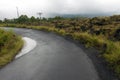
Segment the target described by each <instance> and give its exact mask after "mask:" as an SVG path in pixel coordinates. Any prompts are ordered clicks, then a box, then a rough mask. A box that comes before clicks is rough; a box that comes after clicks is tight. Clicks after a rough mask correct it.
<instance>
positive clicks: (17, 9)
mask: <svg viewBox="0 0 120 80" xmlns="http://www.w3.org/2000/svg"><path fill="white" fill-rule="evenodd" d="M16 9H17V17H18V18H19V11H18V7H16Z"/></svg>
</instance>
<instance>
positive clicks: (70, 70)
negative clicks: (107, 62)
mask: <svg viewBox="0 0 120 80" xmlns="http://www.w3.org/2000/svg"><path fill="white" fill-rule="evenodd" d="M14 31H15V32H16V33H17V34H20V35H22V36H24V37H29V38H32V39H34V40H36V41H37V46H36V48H34V50H32V51H31V52H29V53H28V54H26V55H24V56H22V57H20V58H18V59H16V60H14V61H13V62H11V63H10V64H8V65H7V66H6V67H4V68H3V69H1V70H0V80H100V78H99V76H98V74H97V71H96V69H95V68H94V66H93V63H92V62H91V60H90V59H89V58H88V56H87V55H86V54H85V52H84V51H83V50H82V49H81V48H80V47H78V46H76V45H75V44H74V43H71V42H69V41H67V40H65V39H64V38H63V37H60V36H58V35H55V34H53V33H47V32H42V31H37V30H31V29H17V28H14Z"/></svg>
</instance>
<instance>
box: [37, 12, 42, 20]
mask: <svg viewBox="0 0 120 80" xmlns="http://www.w3.org/2000/svg"><path fill="white" fill-rule="evenodd" d="M37 14H38V15H39V18H40V20H41V15H42V12H38V13H37Z"/></svg>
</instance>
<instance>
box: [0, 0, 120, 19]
mask: <svg viewBox="0 0 120 80" xmlns="http://www.w3.org/2000/svg"><path fill="white" fill-rule="evenodd" d="M16 6H17V7H18V9H19V13H20V14H26V15H28V16H36V17H37V14H36V13H37V12H43V13H44V14H43V16H49V14H51V13H59V14H95V13H108V14H109V13H114V14H119V13H120V0H0V19H3V18H15V17H17V14H16Z"/></svg>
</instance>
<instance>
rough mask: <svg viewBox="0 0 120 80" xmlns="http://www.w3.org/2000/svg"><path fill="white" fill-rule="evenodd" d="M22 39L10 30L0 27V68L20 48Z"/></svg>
mask: <svg viewBox="0 0 120 80" xmlns="http://www.w3.org/2000/svg"><path fill="white" fill-rule="evenodd" d="M22 45H23V41H22V39H21V37H20V36H17V35H15V34H14V33H13V32H12V31H5V30H3V29H0V68H1V67H2V66H5V65H6V64H8V63H9V62H11V61H12V60H13V59H14V57H15V55H16V54H17V53H18V51H19V50H20V49H21V47H22Z"/></svg>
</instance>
